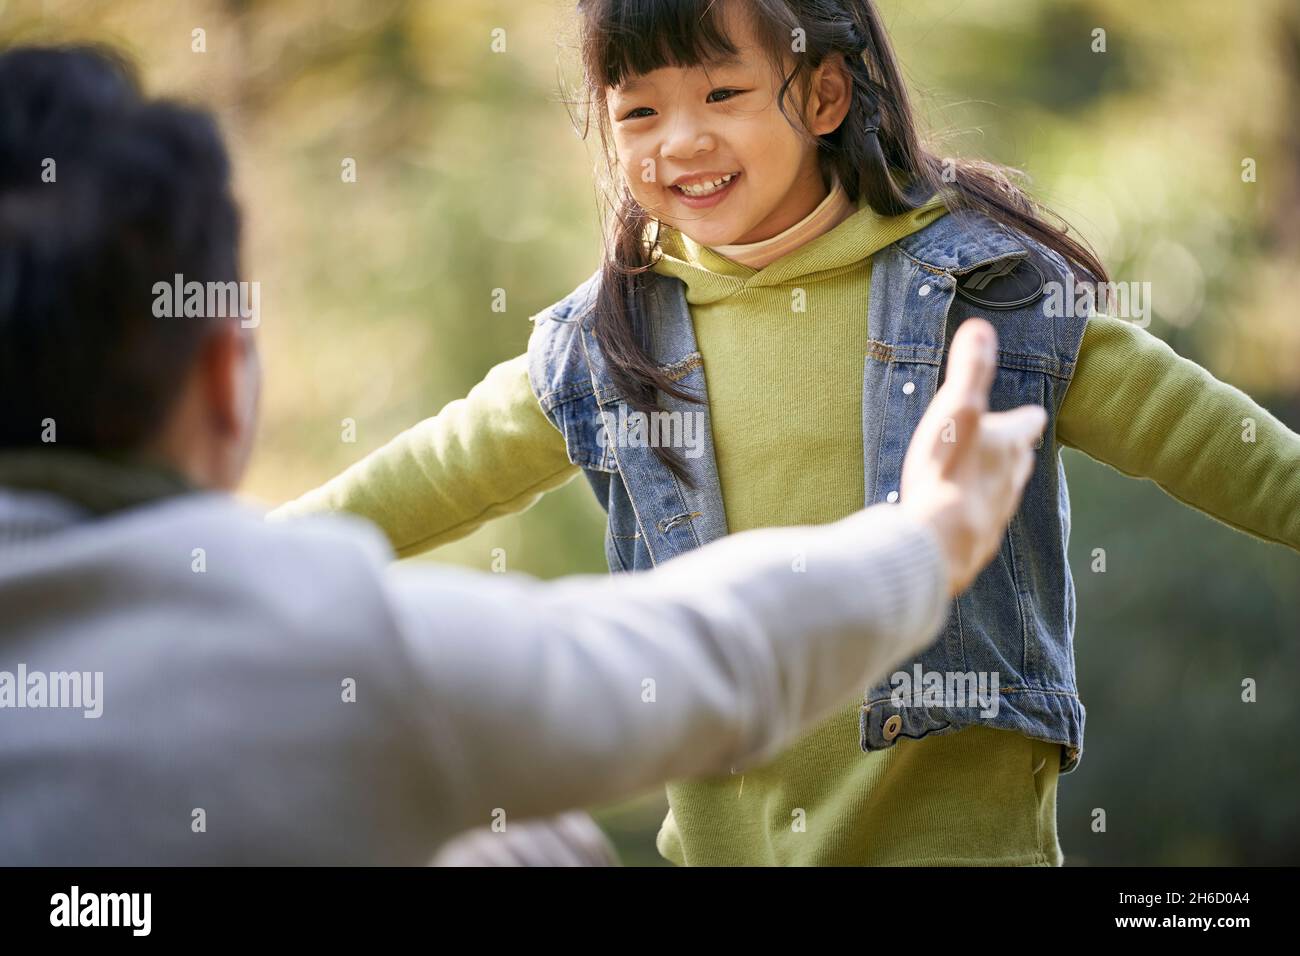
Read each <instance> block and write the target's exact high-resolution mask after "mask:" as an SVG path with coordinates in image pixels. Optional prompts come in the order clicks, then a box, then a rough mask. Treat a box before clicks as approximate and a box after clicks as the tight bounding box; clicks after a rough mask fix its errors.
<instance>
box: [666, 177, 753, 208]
mask: <svg viewBox="0 0 1300 956" xmlns="http://www.w3.org/2000/svg"><path fill="white" fill-rule="evenodd" d="M739 178H740V173H705V174H703V175H700V174H695V175H692V176H683V177H681V178H680V179H679V180H678V181H677V182H675V183H673V184H672V185H671V186H670V187H669V188H670V189H671V190H672V191H673V194H674V195H675V196H676V197H677V198H678V199H679V200H680V201H681V202H682V203H683V204H685V205H687V206H690V207H691V208H692V209H705V208H707V207H709V206H716V205H717V204H718V203H720V202H722V200H723V199H725V198H726V197H727V195H728V194H729V193H730V192H731V190H732V189H733V188H734V187H735V185H736V180H737V179H739Z"/></svg>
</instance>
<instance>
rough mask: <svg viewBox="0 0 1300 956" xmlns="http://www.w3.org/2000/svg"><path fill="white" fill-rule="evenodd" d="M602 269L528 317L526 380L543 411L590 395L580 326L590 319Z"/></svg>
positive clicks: (598, 291)
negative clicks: (583, 394)
mask: <svg viewBox="0 0 1300 956" xmlns="http://www.w3.org/2000/svg"><path fill="white" fill-rule="evenodd" d="M600 282H601V270H600V269H597V270H596V271H595V272H594V273H592V274H591V276H590V277H588V278H587V279H586V280H585V281H584V282H583V283H582V284H581V285H579V286H578V287H577V288H576V289H574V290H573V291H572V292H570V293H569V294H568V295H566V296H564V297H563V298H562V299H559V300H558V301H556V302H553V303H551V304H550V305H549V306H547V307H546V308H545V309H542V310H541V311H540V312H537V313H534V314H533V315H532V316H530V317H529V321H530V322H532V323H533V331H532V333H531V334H530V336H529V338H528V379H529V382H530V384H531V385H532V387H533V393H534V394H535V395H536V396H537V400H538V401H539V402H540V403H541V405H542V408H543V410H545V411H547V412H549V411H550V410H551V409H552V408H554V407H555V406H556V405H559V404H562V403H564V402H566V401H570V400H572V399H574V398H579V397H581V390H582V389H583V388H584V387H585V388H586V394H591V385H590V382H591V375H590V373H589V371H588V367H587V358H586V349H585V346H584V343H583V341H582V328H583V325H584V324H585V323H587V321H588V320H589V319H590V317H591V315H592V313H593V310H594V308H595V306H596V300H597V296H598V295H599V293H600Z"/></svg>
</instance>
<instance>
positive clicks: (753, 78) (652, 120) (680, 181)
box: [606, 4, 849, 246]
mask: <svg viewBox="0 0 1300 956" xmlns="http://www.w3.org/2000/svg"><path fill="white" fill-rule="evenodd" d="M735 6H736V5H734V4H728V7H729V8H730V9H729V10H728V11H727V14H726V29H727V35H728V36H730V37H731V38H732V42H733V45H734V46H735V47H736V48H737V50H738V54H737V56H736V57H734V58H730V59H727V60H715V61H713V62H711V63H709V64H707V65H706V66H704V65H702V66H696V67H685V68H684V67H672V66H669V67H663V68H661V69H657V70H653V71H651V72H649V73H644V74H641V75H640V76H634V77H631V78H630V79H629V80H628V81H627V82H626V83H624V84H623V85H621V86H619V87H614V88H610V89H609V90H607V91H606V103H607V108H608V110H609V120H610V125H611V128H612V129H613V133H614V148H615V150H616V152H617V154H618V164H619V168H620V170H621V171H622V174H623V178H624V181H625V182H626V183H627V184H628V187H629V188H630V190H631V192H632V196H633V198H635V199H636V201H637V203H638V204H640V206H641V208H643V209H644V210H646V212H647V213H649V214H650V215H651V216H653V217H655V218H656V219H659V220H660V221H661V222H663V223H665V224H667V225H669V226H672V227H674V228H675V229H677V230H678V231H680V232H682V233H684V234H685V235H687V236H690V237H691V238H692V239H694V240H695V241H696V242H699V243H700V244H702V245H705V246H722V245H730V244H733V243H749V242H759V241H761V240H763V239H768V238H771V237H772V236H775V235H777V234H778V233H780V232H782V231H783V230H785V229H787V228H789V227H790V226H792V225H794V224H795V223H797V222H799V220H801V219H803V218H804V217H805V216H807V215H808V213H810V212H811V211H812V210H813V209H814V208H815V207H816V206H817V204H818V203H819V202H821V200H822V199H824V198H825V196H826V183H825V182H824V181H823V180H822V175H821V171H820V169H819V166H818V162H817V149H816V144H815V143H814V142H810V141H809V139H808V138H807V137H806V136H802V135H800V133H799V132H798V131H797V130H796V129H794V128H793V127H792V126H791V125H790V122H789V121H788V120H787V119H786V118H785V116H784V115H783V114H782V113H781V111H780V108H779V107H778V105H777V94H778V91H779V89H780V86H781V78H780V77H779V76H778V75H777V73H776V71H775V70H774V69H773V68H772V63H771V61H770V60H769V59H768V57H767V56H766V55H765V53H764V52H763V50H762V49H761V48H760V47H759V44H758V42H757V39H756V38H755V36H754V33H753V29H752V28H751V26H750V24H749V22H748V18H747V17H745V16H743V15H739V14H737V13H735V12H733V11H734V8H735ZM811 90H812V92H811V95H810V96H809V98H808V102H807V103H805V104H804V111H803V112H804V117H803V118H804V122H805V124H806V125H807V127H808V129H809V132H811V133H813V134H814V135H815V136H817V135H822V134H824V133H827V132H830V131H831V130H834V129H835V128H836V127H838V126H839V123H840V122H841V121H842V120H843V118H844V115H845V113H846V112H847V110H848V99H849V88H848V82H847V76H846V75H845V73H844V70H843V63H842V61H840V62H838V63H826V64H823V65H822V66H821V67H819V68H818V69H817V71H815V72H814V74H813V82H812V86H811ZM792 93H793V88H792ZM792 99H793V97H791V98H788V99H787V102H788V103H789V102H791V100H792ZM828 124H829V125H828Z"/></svg>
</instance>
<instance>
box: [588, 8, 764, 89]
mask: <svg viewBox="0 0 1300 956" xmlns="http://www.w3.org/2000/svg"><path fill="white" fill-rule="evenodd" d="M730 2H732V0H581V3H579V9H580V11H581V12H582V14H583V21H584V24H585V27H584V33H585V37H584V42H583V59H584V60H585V61H586V68H587V75H588V77H589V79H590V80H591V81H592V82H593V83H594V84H595V85H597V86H600V87H611V86H620V85H622V84H623V83H624V82H625V81H626V80H628V79H630V78H632V77H635V76H640V75H641V74H643V73H649V72H651V71H652V70H658V69H662V68H663V67H666V66H675V67H693V66H700V65H701V64H704V63H707V62H709V61H711V60H715V59H719V58H722V57H729V56H735V55H737V53H738V52H739V50H738V48H737V47H736V46H735V44H734V43H732V41H731V38H730V37H728V36H727V35H726V33H725V31H724V26H723V19H724V18H723V12H724V9H725V7H726V6H727V4H728V3H730Z"/></svg>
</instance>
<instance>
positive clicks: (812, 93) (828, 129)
mask: <svg viewBox="0 0 1300 956" xmlns="http://www.w3.org/2000/svg"><path fill="white" fill-rule="evenodd" d="M852 99H853V81H852V79H850V77H849V68H848V66H847V65H846V64H845V62H844V56H843V54H840V53H834V54H831V55H830V56H828V57H826V59H825V60H823V61H822V63H821V65H820V66H818V67H817V69H816V70H814V71H813V75H812V83H811V84H810V87H809V96H808V130H809V132H811V133H812V134H813V135H814V136H825V135H826V134H828V133H833V132H835V130H837V129H839V128H840V124H841V123H843V122H844V117H845V116H847V115H848V113H849V104H850V102H851V101H852Z"/></svg>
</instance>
